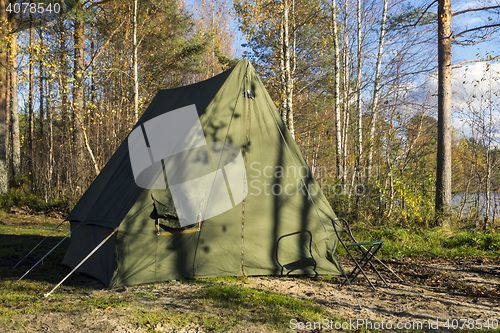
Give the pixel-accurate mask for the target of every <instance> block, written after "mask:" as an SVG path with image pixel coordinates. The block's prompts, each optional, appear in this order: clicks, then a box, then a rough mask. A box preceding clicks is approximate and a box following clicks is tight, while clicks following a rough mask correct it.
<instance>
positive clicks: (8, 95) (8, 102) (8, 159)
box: [5, 42, 12, 179]
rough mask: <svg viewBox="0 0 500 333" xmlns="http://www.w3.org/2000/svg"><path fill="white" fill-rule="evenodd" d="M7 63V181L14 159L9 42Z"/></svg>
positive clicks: (8, 45) (8, 43) (8, 44)
mask: <svg viewBox="0 0 500 333" xmlns="http://www.w3.org/2000/svg"><path fill="white" fill-rule="evenodd" d="M7 47H8V49H7V63H6V64H5V67H6V72H7V73H6V75H5V76H6V80H7V82H6V83H5V84H6V87H7V91H6V94H5V108H6V110H5V115H6V117H7V119H5V125H6V126H7V134H6V139H5V150H6V151H7V161H6V164H5V165H6V167H7V170H6V172H7V179H8V178H9V177H10V175H11V167H10V166H11V165H12V163H11V157H12V154H11V153H10V135H9V124H10V99H11V94H10V91H11V88H10V87H11V84H12V82H11V75H10V73H11V71H12V66H11V61H10V55H11V53H10V48H11V45H10V42H7Z"/></svg>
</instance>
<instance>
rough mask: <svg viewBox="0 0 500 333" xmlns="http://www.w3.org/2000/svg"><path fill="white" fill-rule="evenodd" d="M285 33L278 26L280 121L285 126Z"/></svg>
mask: <svg viewBox="0 0 500 333" xmlns="http://www.w3.org/2000/svg"><path fill="white" fill-rule="evenodd" d="M284 43H285V31H284V27H283V24H280V35H279V58H280V88H281V91H280V93H281V98H282V105H281V119H283V122H284V123H285V124H286V121H287V119H288V114H287V113H286V99H285V94H284V92H285V85H286V83H285V47H284Z"/></svg>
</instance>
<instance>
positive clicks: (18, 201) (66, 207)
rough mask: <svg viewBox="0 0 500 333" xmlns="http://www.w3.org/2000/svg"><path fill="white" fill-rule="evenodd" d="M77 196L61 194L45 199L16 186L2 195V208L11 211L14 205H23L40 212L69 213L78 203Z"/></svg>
mask: <svg viewBox="0 0 500 333" xmlns="http://www.w3.org/2000/svg"><path fill="white" fill-rule="evenodd" d="M76 200H77V199H76V198H71V197H70V196H68V195H61V196H59V197H54V198H52V199H49V200H47V201H45V200H44V199H42V198H41V197H39V196H38V195H36V194H35V193H32V192H29V191H26V190H25V189H22V188H17V189H16V188H14V189H11V190H9V192H7V193H5V194H3V195H0V208H1V209H4V210H6V211H9V210H10V209H11V208H12V207H23V208H25V209H28V210H29V211H33V212H38V213H49V212H53V211H56V212H60V213H63V214H67V213H69V212H70V211H71V209H72V208H73V206H74V205H75V203H76Z"/></svg>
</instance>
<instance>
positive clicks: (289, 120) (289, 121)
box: [282, 0, 295, 139]
mask: <svg viewBox="0 0 500 333" xmlns="http://www.w3.org/2000/svg"><path fill="white" fill-rule="evenodd" d="M292 1H293V0H292ZM289 14H290V8H289V7H288V0H284V1H283V22H282V24H283V37H284V38H283V53H284V60H285V93H284V95H285V96H284V97H285V103H284V105H285V110H286V115H287V117H286V125H287V128H288V130H289V131H290V134H291V135H292V137H293V138H294V139H295V131H294V126H293V77H292V65H291V60H292V59H291V55H290V31H289V30H290V29H289V28H290V18H289Z"/></svg>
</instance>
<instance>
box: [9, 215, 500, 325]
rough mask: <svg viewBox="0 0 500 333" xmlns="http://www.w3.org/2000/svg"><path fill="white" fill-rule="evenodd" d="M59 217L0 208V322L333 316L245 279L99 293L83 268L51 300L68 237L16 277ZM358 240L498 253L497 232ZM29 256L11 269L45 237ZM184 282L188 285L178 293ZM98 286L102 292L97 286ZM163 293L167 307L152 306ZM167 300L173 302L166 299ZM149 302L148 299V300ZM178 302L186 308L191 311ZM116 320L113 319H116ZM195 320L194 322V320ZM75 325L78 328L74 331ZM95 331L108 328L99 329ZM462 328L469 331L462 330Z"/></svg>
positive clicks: (407, 249)
mask: <svg viewBox="0 0 500 333" xmlns="http://www.w3.org/2000/svg"><path fill="white" fill-rule="evenodd" d="M59 224H60V220H56V219H51V218H47V217H45V216H22V215H16V216H13V215H10V214H5V213H2V212H0V258H1V260H0V327H4V328H5V327H8V329H7V331H9V329H17V330H23V329H24V330H26V331H30V329H29V325H30V321H29V320H28V319H27V318H32V317H33V315H36V316H43V315H47V314H54V313H56V314H60V315H69V314H75V313H92V312H96V311H97V312H99V311H100V312H101V313H106V314H107V315H108V316H110V317H109V318H110V320H111V319H113V318H115V317H116V318H122V319H120V320H123V317H125V318H126V321H128V322H129V324H130V327H131V329H142V330H144V331H150V332H154V331H155V330H158V329H159V328H162V327H163V328H164V329H165V330H166V331H168V330H167V328H172V327H186V326H190V325H191V326H193V325H195V324H194V323H196V325H198V326H197V327H203V329H204V331H205V332H212V331H215V332H218V331H224V332H226V331H230V330H232V331H233V332H239V331H243V330H245V329H248V328H249V327H259V331H268V332H270V331H276V332H283V331H286V330H287V329H289V326H290V318H295V319H297V320H298V321H303V322H307V321H310V322H314V321H320V320H321V319H322V318H330V319H335V320H346V318H334V316H332V315H331V314H330V313H328V311H327V310H326V309H325V308H324V307H323V306H321V304H318V303H315V302H312V301H311V300H308V299H299V298H295V297H290V296H286V295H282V294H279V293H274V292H271V291H267V290H261V289H256V288H251V287H247V286H245V278H220V279H200V280H189V281H182V284H181V285H179V282H171V283H166V284H162V285H161V286H160V285H150V286H142V287H134V288H129V289H128V290H127V292H122V291H121V290H115V291H111V292H108V291H104V290H103V286H102V285H100V283H98V282H96V281H95V280H93V279H90V278H88V277H86V276H84V275H81V274H74V275H73V276H71V277H70V278H69V279H68V280H67V282H66V283H65V284H64V285H62V286H61V287H60V288H59V289H58V290H57V291H56V292H55V293H54V294H52V295H51V296H50V297H49V298H44V297H43V295H44V294H45V293H47V292H48V291H49V290H51V289H52V288H53V287H54V286H55V285H56V284H57V283H58V282H59V281H60V279H61V278H62V277H64V276H65V275H66V274H67V273H68V272H69V269H68V268H66V267H63V266H61V265H60V262H61V261H62V258H63V256H64V253H65V251H66V249H67V247H68V244H69V240H65V241H64V242H63V243H62V244H61V245H60V246H59V247H58V248H57V249H55V250H54V251H53V253H51V254H50V255H49V256H48V257H47V258H46V259H45V260H44V261H43V262H41V263H40V264H39V265H38V266H37V267H35V268H33V270H32V271H31V272H30V273H29V274H28V275H27V276H26V277H25V278H24V279H23V280H21V281H17V279H18V278H19V277H20V276H22V275H23V274H24V273H25V272H26V271H27V270H28V269H29V268H30V267H32V266H33V265H34V264H35V263H37V262H38V261H39V259H40V258H41V257H42V255H43V254H45V253H47V252H48V251H49V250H50V249H52V248H53V247H54V246H55V245H56V244H57V243H58V242H59V241H61V240H62V239H63V237H64V236H65V235H67V234H68V232H69V224H68V223H63V224H62V225H61V226H60V227H59V228H58V229H57V231H55V232H53V233H52V234H50V233H51V231H52V230H53V229H54V228H56V227H57V226H58V225H59ZM354 230H355V234H356V235H357V236H358V238H359V239H363V240H369V239H382V240H385V244H384V247H383V248H382V249H383V250H382V253H381V255H382V256H383V257H385V258H401V257H408V256H420V257H421V256H431V257H456V256H461V257H467V256H482V257H491V256H498V255H499V254H500V236H499V235H498V234H497V233H482V232H477V231H474V230H469V229H455V230H451V231H450V230H444V229H439V228H435V229H429V230H405V229H402V228H378V229H376V230H375V229H374V230H370V229H368V228H366V227H365V226H362V225H358V226H354ZM49 234H50V237H48V238H47V239H46V240H45V241H44V242H43V243H42V245H40V246H39V248H37V249H36V250H35V251H34V252H33V254H32V255H30V256H29V257H28V258H26V259H25V260H24V261H23V262H22V263H21V264H20V265H19V266H18V267H16V268H15V269H12V267H13V266H14V265H16V263H18V262H19V260H20V259H21V258H22V257H24V255H25V254H26V253H28V252H29V251H30V250H31V249H32V248H33V247H34V246H36V245H37V244H38V243H39V242H40V241H41V240H43V239H44V237H45V236H47V235H49ZM182 285H184V286H188V287H189V288H188V289H186V290H190V291H191V292H192V291H194V292H192V293H188V292H186V291H183V290H184V289H183V288H182ZM101 290H102V292H100V291H101ZM158 298H163V299H164V300H165V302H164V303H166V304H170V305H169V306H153V305H154V304H155V303H154V302H153V301H154V300H156V299H158ZM169 299H171V300H172V302H171V303H169V302H170V301H169ZM150 301H151V302H153V303H148V302H150ZM151 304H153V305H151ZM183 306H188V307H189V311H187V310H186V308H183ZM116 318H115V319H116ZM196 325H195V326H196ZM76 331H78V330H76ZM101 331H106V329H105V328H103V329H102V330H101ZM468 332H472V331H470V330H468Z"/></svg>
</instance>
